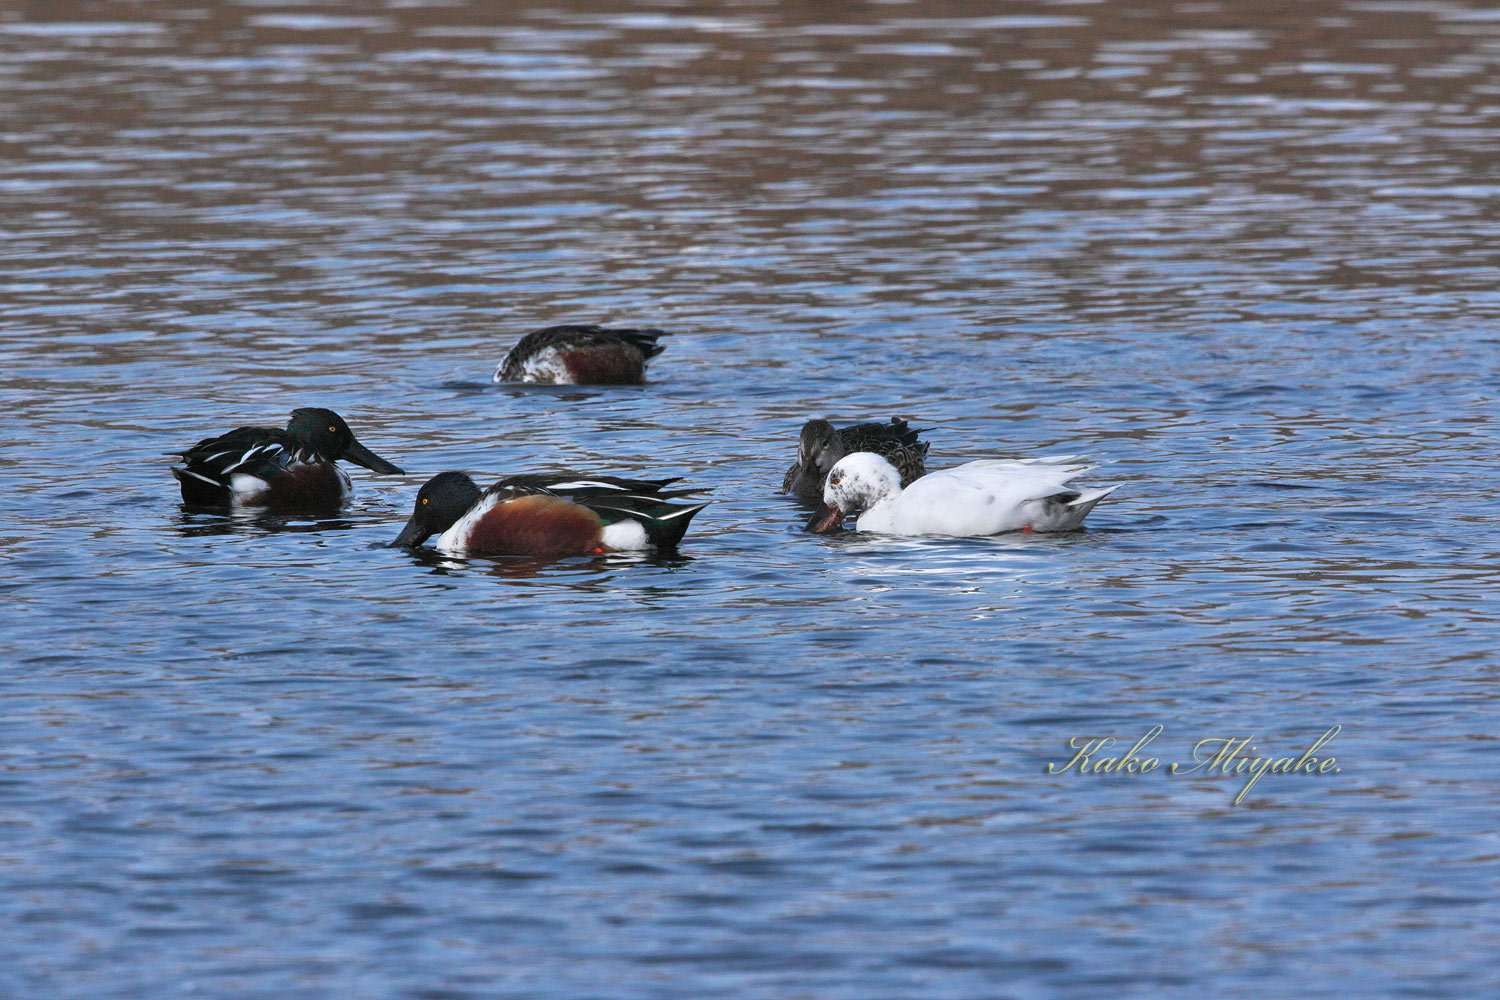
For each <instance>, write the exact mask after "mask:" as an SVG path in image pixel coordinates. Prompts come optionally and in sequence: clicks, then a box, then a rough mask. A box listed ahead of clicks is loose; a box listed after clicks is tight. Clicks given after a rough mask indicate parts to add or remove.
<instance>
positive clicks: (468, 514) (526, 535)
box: [391, 472, 708, 558]
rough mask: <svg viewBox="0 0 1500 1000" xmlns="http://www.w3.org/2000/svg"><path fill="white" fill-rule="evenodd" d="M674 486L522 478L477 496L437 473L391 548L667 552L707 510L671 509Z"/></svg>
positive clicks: (464, 481)
mask: <svg viewBox="0 0 1500 1000" xmlns="http://www.w3.org/2000/svg"><path fill="white" fill-rule="evenodd" d="M675 482H677V480H675V479H622V478H618V477H615V476H579V475H569V474H528V475H519V476H510V477H508V478H506V479H502V480H500V481H499V482H498V483H496V484H495V485H494V486H491V487H490V488H489V489H487V490H480V488H479V487H478V486H477V485H475V483H474V480H472V479H470V478H469V477H468V476H467V475H465V474H464V473H462V472H441V473H439V474H438V475H436V476H433V477H432V478H431V479H429V480H428V481H427V482H426V484H425V485H423V487H422V489H421V490H420V491H419V492H418V493H417V500H416V503H415V504H414V505H413V508H412V515H411V519H410V520H408V521H407V522H406V527H405V528H403V529H402V530H401V534H400V535H398V536H397V537H396V540H395V541H393V542H391V545H392V546H402V545H421V544H422V543H423V542H425V541H426V540H427V539H428V538H430V537H431V536H433V535H437V536H438V539H437V542H436V543H435V545H434V547H435V548H436V549H437V550H438V551H439V552H442V553H444V554H445V555H457V556H462V555H518V556H542V557H548V558H556V557H561V556H577V555H599V554H601V553H605V552H621V551H640V550H643V549H671V548H675V547H676V546H677V543H678V542H680V541H682V536H683V535H684V534H685V533H686V532H687V528H688V522H689V521H691V520H692V519H693V515H694V514H696V513H698V511H700V510H702V509H703V508H704V507H706V506H708V504H707V503H694V504H680V503H672V502H671V501H673V500H675V499H678V498H680V497H682V496H684V495H686V494H687V493H690V492H692V491H691V490H668V489H667V488H666V487H668V486H670V485H671V484H672V483H675Z"/></svg>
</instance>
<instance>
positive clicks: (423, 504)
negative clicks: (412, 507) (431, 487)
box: [422, 497, 427, 507]
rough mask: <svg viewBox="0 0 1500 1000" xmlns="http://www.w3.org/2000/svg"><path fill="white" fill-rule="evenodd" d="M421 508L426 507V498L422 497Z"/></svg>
mask: <svg viewBox="0 0 1500 1000" xmlns="http://www.w3.org/2000/svg"><path fill="white" fill-rule="evenodd" d="M422 506H423V507H426V506H427V498H426V497H423V498H422Z"/></svg>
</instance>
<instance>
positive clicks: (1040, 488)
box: [860, 460, 1098, 536]
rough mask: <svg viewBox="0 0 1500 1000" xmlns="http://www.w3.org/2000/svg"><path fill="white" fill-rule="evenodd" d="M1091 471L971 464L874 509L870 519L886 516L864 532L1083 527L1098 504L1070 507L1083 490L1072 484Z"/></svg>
mask: <svg viewBox="0 0 1500 1000" xmlns="http://www.w3.org/2000/svg"><path fill="white" fill-rule="evenodd" d="M1088 470H1089V466H1087V465H1075V464H1066V463H1057V464H1048V463H1042V462H1026V461H1005V460H990V461H981V462H970V463H968V464H967V465H960V466H958V467H957V468H953V469H943V470H940V471H938V472H933V473H930V474H928V475H926V476H923V477H922V478H921V479H918V480H917V481H916V482H914V483H912V484H911V485H910V486H909V487H907V488H906V490H905V491H903V492H902V493H901V495H900V496H898V497H896V498H895V499H894V500H892V501H890V502H889V503H888V504H881V505H879V507H877V508H875V509H874V510H871V511H870V515H880V516H879V517H872V518H871V524H870V525H869V526H868V527H867V526H866V524H865V523H864V518H861V519H860V528H861V529H865V530H876V531H880V530H884V531H887V532H889V533H891V534H898V535H961V536H973V535H994V534H998V533H1000V532H1002V531H1019V530H1021V529H1022V528H1033V527H1034V528H1036V529H1038V530H1041V531H1058V530H1064V529H1065V528H1069V527H1077V526H1078V522H1081V521H1082V520H1083V515H1086V514H1087V513H1088V510H1089V509H1091V508H1092V506H1093V505H1092V504H1089V505H1088V508H1085V509H1083V510H1082V511H1081V513H1078V512H1077V511H1076V509H1075V508H1069V507H1068V506H1067V505H1068V504H1069V503H1070V502H1071V501H1073V500H1076V499H1077V498H1078V496H1079V490H1078V489H1076V488H1075V487H1073V486H1071V485H1069V483H1068V480H1069V479H1070V478H1071V477H1073V476H1076V475H1079V474H1081V473H1083V472H1087V471H1088ZM1095 499H1096V500H1097V499H1098V498H1095ZM881 508H885V509H884V510H882V509H881ZM1053 508H1058V509H1057V510H1054V509H1053ZM1064 512H1073V513H1076V514H1077V516H1076V517H1070V516H1068V514H1067V513H1064Z"/></svg>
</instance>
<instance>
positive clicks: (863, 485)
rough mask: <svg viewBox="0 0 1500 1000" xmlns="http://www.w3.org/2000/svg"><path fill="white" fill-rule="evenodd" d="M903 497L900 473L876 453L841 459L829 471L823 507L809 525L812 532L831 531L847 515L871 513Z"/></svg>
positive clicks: (861, 452)
mask: <svg viewBox="0 0 1500 1000" xmlns="http://www.w3.org/2000/svg"><path fill="white" fill-rule="evenodd" d="M900 493H901V473H899V472H897V471H896V467H895V466H894V465H892V464H891V463H890V462H887V461H886V460H885V459H883V458H881V457H880V456H879V455H876V454H875V453H873V452H869V451H856V452H855V453H854V454H852V455H845V456H844V457H843V458H841V459H839V460H838V461H837V462H836V463H834V466H833V468H832V469H829V470H828V481H827V482H826V483H824V484H823V507H824V508H825V509H824V510H820V511H818V513H816V514H814V515H813V519H812V520H811V521H810V522H808V525H807V526H808V528H809V529H810V530H812V531H817V532H826V531H832V530H833V529H834V528H836V527H838V526H839V525H840V524H842V523H843V521H844V515H846V514H857V513H859V512H860V511H862V510H869V509H870V508H871V507H873V506H875V505H876V504H878V503H879V502H880V501H882V500H887V499H889V498H891V497H894V496H897V495H899V494H900Z"/></svg>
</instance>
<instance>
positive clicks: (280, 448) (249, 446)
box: [172, 407, 402, 508]
mask: <svg viewBox="0 0 1500 1000" xmlns="http://www.w3.org/2000/svg"><path fill="white" fill-rule="evenodd" d="M340 459H344V460H346V461H350V462H353V463H355V464H356V465H362V466H364V467H365V468H367V469H370V470H371V471H373V472H381V473H385V474H387V475H401V474H402V472H401V470H400V469H399V468H397V467H396V466H395V465H392V464H391V463H390V462H387V461H386V460H385V459H383V458H381V457H380V456H379V455H377V454H375V453H374V452H372V451H371V450H370V449H368V448H366V447H365V446H364V445H362V444H360V443H359V441H357V440H356V439H355V437H354V432H353V431H351V430H349V425H348V424H346V423H344V418H343V417H341V416H339V415H338V414H337V413H334V412H333V411H332V410H325V409H323V408H321V407H303V408H301V409H296V410H293V411H292V418H291V420H289V421H288V422H287V425H286V429H285V430H282V429H281V428H279V427H237V428H235V429H234V430H232V431H230V432H229V433H227V434H221V435H219V436H218V437H214V438H204V439H203V440H202V441H199V442H198V443H197V444H195V445H193V446H192V447H191V448H189V449H187V450H186V451H184V452H183V453H182V464H181V465H176V466H173V467H172V475H174V476H176V477H177V482H178V484H179V485H180V486H181V487H182V501H183V503H186V504H191V505H193V506H231V505H232V506H250V507H285V508H310V507H312V508H318V507H333V506H337V505H338V504H339V503H341V502H343V500H344V499H346V498H347V497H348V496H349V495H350V493H351V492H353V490H352V487H351V486H350V483H349V477H348V476H347V475H346V474H345V473H344V470H343V469H341V468H339V467H338V466H337V465H336V464H334V463H336V462H338V461H339V460H340Z"/></svg>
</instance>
